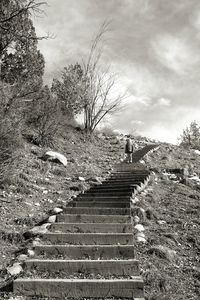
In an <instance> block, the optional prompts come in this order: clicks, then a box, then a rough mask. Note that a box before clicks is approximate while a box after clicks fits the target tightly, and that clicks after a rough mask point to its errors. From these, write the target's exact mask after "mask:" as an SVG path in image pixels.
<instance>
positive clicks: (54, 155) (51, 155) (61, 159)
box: [45, 151, 67, 167]
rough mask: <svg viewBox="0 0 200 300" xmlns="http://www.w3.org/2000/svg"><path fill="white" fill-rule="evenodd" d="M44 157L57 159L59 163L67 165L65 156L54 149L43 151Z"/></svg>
mask: <svg viewBox="0 0 200 300" xmlns="http://www.w3.org/2000/svg"><path fill="white" fill-rule="evenodd" d="M45 157H47V158H48V159H50V160H51V159H52V160H58V161H59V162H60V163H61V164H63V165H64V166H65V167H66V166H67V158H66V157H65V156H64V155H63V154H60V153H58V152H55V151H47V152H46V153H45Z"/></svg>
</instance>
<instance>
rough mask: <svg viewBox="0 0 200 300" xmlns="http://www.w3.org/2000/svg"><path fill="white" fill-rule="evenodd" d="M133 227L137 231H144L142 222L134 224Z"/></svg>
mask: <svg viewBox="0 0 200 300" xmlns="http://www.w3.org/2000/svg"><path fill="white" fill-rule="evenodd" d="M134 228H135V229H136V230H138V231H139V232H142V231H144V226H143V225H142V224H137V225H135V226H134Z"/></svg>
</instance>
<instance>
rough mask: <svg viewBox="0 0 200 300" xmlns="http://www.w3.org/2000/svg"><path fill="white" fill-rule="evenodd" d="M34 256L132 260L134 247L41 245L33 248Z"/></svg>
mask: <svg viewBox="0 0 200 300" xmlns="http://www.w3.org/2000/svg"><path fill="white" fill-rule="evenodd" d="M35 253H36V255H45V256H47V257H52V256H62V257H64V258H66V259H113V258H115V259H133V258H134V257H135V252H134V246H113V245H111V246H100V245H99V246H65V245H55V246H52V245H46V246H45V245H43V246H36V247H35Z"/></svg>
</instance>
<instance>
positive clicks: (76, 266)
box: [25, 260, 139, 276]
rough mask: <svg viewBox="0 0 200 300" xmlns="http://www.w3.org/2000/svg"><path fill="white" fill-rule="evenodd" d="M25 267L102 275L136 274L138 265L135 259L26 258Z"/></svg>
mask: <svg viewBox="0 0 200 300" xmlns="http://www.w3.org/2000/svg"><path fill="white" fill-rule="evenodd" d="M25 264H26V268H27V269H28V270H29V271H31V270H36V271H38V272H49V273H51V272H52V273H54V272H63V274H62V275H65V276H67V275H72V274H74V273H82V274H91V273H92V274H94V275H98V274H101V275H103V276H112V275H118V276H133V275H134V276H138V275H139V266H138V261H137V260H129V261H126V260H121V261H120V260H118V261H117V260H116V261H100V260H99V261H90V260H86V261H66V260H56V261H55V260H27V261H26V263H25Z"/></svg>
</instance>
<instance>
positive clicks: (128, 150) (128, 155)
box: [125, 138, 133, 163]
mask: <svg viewBox="0 0 200 300" xmlns="http://www.w3.org/2000/svg"><path fill="white" fill-rule="evenodd" d="M132 156H133V143H132V141H131V139H130V138H127V139H126V144H125V161H126V162H127V163H132V160H133V159H132Z"/></svg>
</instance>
